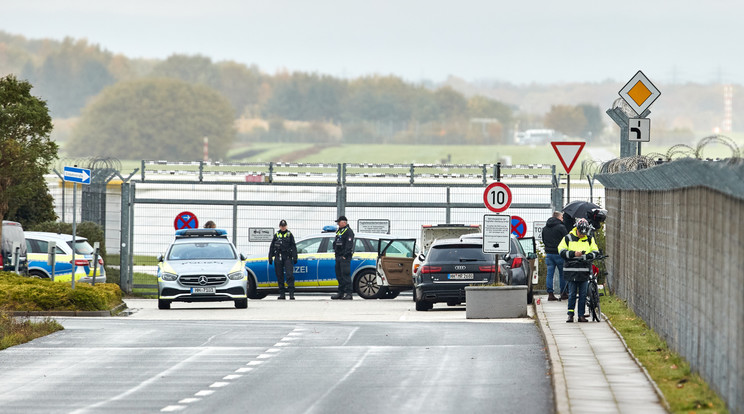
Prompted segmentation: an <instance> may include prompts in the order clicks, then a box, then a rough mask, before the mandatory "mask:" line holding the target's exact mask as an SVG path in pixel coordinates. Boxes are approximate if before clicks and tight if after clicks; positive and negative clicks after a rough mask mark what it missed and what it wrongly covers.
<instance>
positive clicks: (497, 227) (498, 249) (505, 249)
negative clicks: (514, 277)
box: [483, 214, 511, 282]
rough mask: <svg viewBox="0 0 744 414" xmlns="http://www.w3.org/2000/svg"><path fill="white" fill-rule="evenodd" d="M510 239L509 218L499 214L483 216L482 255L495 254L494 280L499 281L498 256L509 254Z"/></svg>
mask: <svg viewBox="0 0 744 414" xmlns="http://www.w3.org/2000/svg"><path fill="white" fill-rule="evenodd" d="M510 238H511V217H510V216H507V215H501V214H484V215H483V253H493V254H495V259H494V272H496V277H494V280H496V281H497V282H501V280H500V279H499V277H498V275H499V254H509V249H510V245H511V243H510Z"/></svg>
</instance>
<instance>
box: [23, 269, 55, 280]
mask: <svg viewBox="0 0 744 414" xmlns="http://www.w3.org/2000/svg"><path fill="white" fill-rule="evenodd" d="M55 273H56V272H55ZM28 275H29V276H30V277H34V278H37V279H49V276H47V275H46V273H44V272H40V271H38V270H32V271H30V272H28Z"/></svg>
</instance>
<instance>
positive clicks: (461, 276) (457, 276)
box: [447, 273, 473, 280]
mask: <svg viewBox="0 0 744 414" xmlns="http://www.w3.org/2000/svg"><path fill="white" fill-rule="evenodd" d="M472 278H473V274H472V273H450V274H449V275H447V279H454V280H462V279H472Z"/></svg>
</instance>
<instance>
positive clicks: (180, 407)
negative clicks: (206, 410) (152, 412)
mask: <svg viewBox="0 0 744 414" xmlns="http://www.w3.org/2000/svg"><path fill="white" fill-rule="evenodd" d="M184 408H186V406H185V405H169V406H167V407H165V408H163V409H162V410H160V411H161V412H166V413H170V412H173V411H181V410H183V409H184Z"/></svg>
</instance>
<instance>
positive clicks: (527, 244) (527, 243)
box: [519, 237, 538, 285]
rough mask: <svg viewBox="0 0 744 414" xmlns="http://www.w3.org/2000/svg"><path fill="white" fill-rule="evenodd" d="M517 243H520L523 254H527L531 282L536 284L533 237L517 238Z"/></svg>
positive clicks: (535, 249) (535, 247)
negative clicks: (530, 270)
mask: <svg viewBox="0 0 744 414" xmlns="http://www.w3.org/2000/svg"><path fill="white" fill-rule="evenodd" d="M519 244H521V245H522V248H523V249H524V252H525V254H526V255H527V261H528V262H530V269H532V284H533V285H536V284H537V276H538V271H537V246H536V245H535V238H534V237H522V238H521V239H519Z"/></svg>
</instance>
